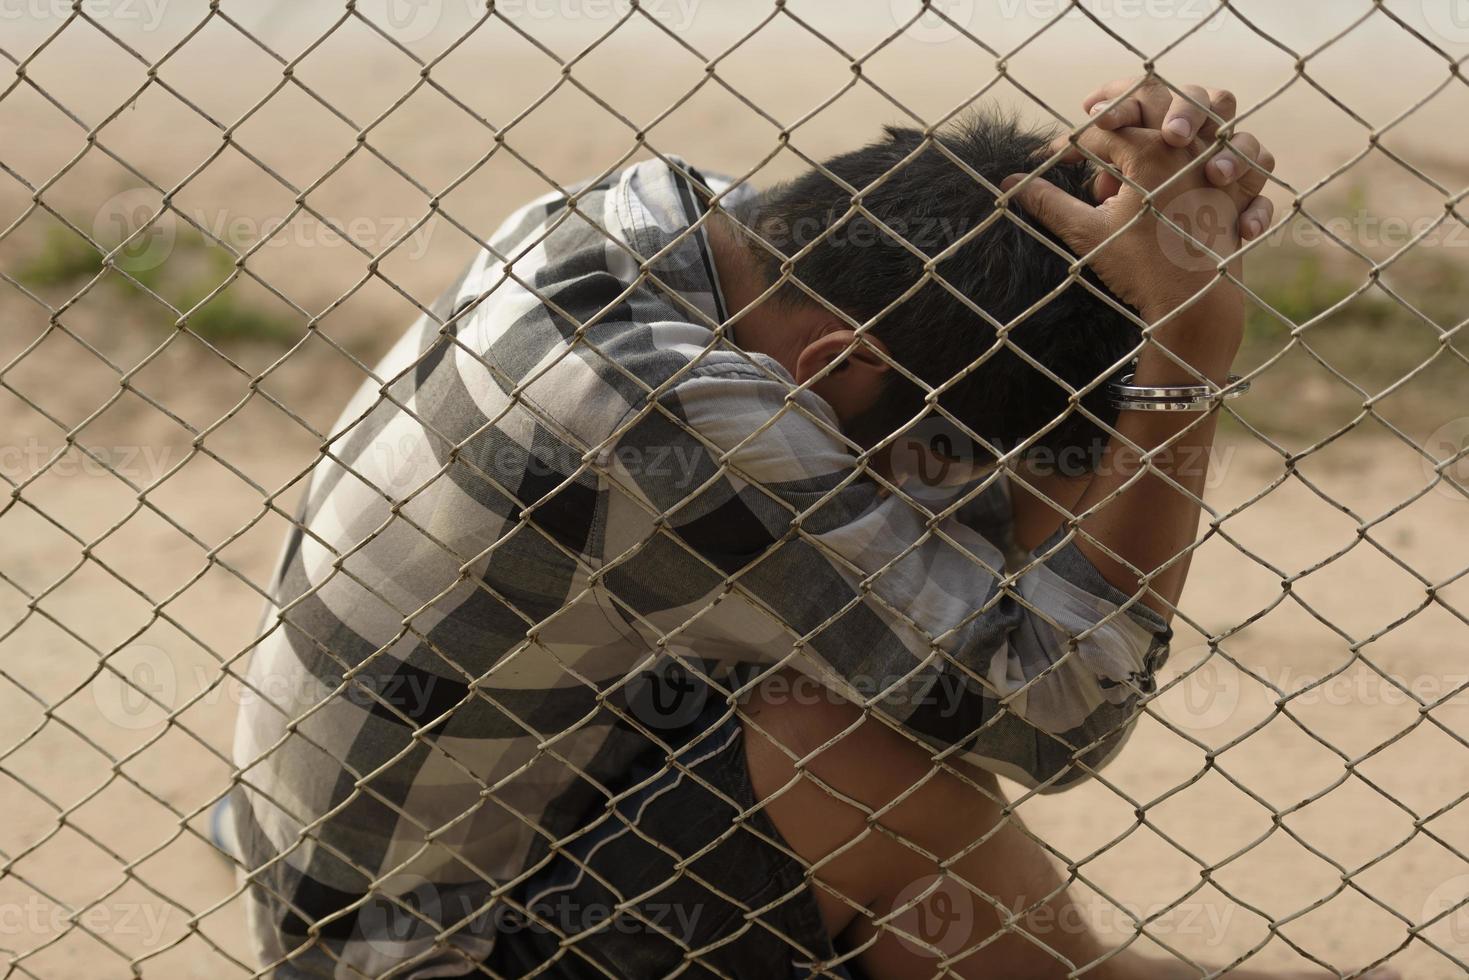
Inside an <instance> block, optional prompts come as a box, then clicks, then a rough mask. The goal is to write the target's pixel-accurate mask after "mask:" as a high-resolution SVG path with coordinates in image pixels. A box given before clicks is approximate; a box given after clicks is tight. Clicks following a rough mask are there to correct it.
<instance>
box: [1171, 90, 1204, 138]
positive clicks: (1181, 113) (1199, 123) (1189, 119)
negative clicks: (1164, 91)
mask: <svg viewBox="0 0 1469 980" xmlns="http://www.w3.org/2000/svg"><path fill="white" fill-rule="evenodd" d="M1208 106H1209V92H1208V90H1207V89H1205V88H1204V87H1203V86H1202V85H1185V86H1183V88H1181V89H1180V90H1179V92H1178V94H1177V95H1175V96H1174V97H1173V101H1172V103H1171V104H1170V105H1169V106H1168V112H1167V114H1166V115H1165V116H1164V117H1163V125H1162V127H1161V129H1162V131H1163V139H1164V140H1166V141H1167V142H1168V144H1169V145H1170V146H1188V145H1189V144H1190V143H1192V142H1193V139H1194V137H1195V136H1199V135H1201V134H1202V131H1203V129H1204V123H1205V122H1207V121H1208V120H1209V113H1208Z"/></svg>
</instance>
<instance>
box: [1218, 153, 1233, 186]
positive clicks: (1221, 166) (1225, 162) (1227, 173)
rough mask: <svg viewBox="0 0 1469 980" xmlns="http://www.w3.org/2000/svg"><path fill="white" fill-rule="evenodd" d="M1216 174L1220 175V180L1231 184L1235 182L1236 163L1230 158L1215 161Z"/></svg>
mask: <svg viewBox="0 0 1469 980" xmlns="http://www.w3.org/2000/svg"><path fill="white" fill-rule="evenodd" d="M1214 172H1215V173H1216V174H1218V175H1219V179H1220V180H1222V181H1224V182H1225V183H1226V184H1227V183H1229V182H1230V181H1232V180H1234V175H1235V173H1236V170H1235V166H1234V161H1233V160H1231V159H1230V158H1229V157H1219V158H1218V159H1216V160H1215V161H1214Z"/></svg>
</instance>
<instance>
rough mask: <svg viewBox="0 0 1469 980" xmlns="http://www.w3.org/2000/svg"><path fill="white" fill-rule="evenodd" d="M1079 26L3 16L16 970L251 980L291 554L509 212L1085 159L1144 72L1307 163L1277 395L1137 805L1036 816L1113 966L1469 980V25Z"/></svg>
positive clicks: (1124, 793) (1080, 800)
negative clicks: (235, 736)
mask: <svg viewBox="0 0 1469 980" xmlns="http://www.w3.org/2000/svg"><path fill="white" fill-rule="evenodd" d="M1077 6H1080V7H1083V8H1085V10H1086V11H1087V13H1083V12H1082V11H1081V10H1078V9H1075V8H1074V6H1073V5H1072V4H1071V3H1069V2H1066V0H945V2H937V0H936V2H935V3H934V4H933V8H934V9H936V10H939V11H942V12H943V13H944V15H945V16H944V17H940V16H937V15H936V14H935V13H933V12H932V11H929V10H927V9H926V8H924V7H923V6H922V5H921V4H920V3H919V2H918V0H849V2H844V3H834V2H820V0H789V2H785V3H774V2H772V0H719V2H717V3H716V2H714V0H645V2H643V3H642V4H641V5H640V7H639V9H637V10H631V9H630V6H629V3H628V0H516V2H513V3H499V4H496V10H495V12H494V14H493V15H487V14H486V12H485V10H484V3H482V2H480V3H476V2H474V0H363V2H359V3H357V4H355V11H353V12H349V11H348V10H346V9H345V5H344V4H342V3H340V2H330V0H309V2H302V0H278V2H274V3H271V2H265V0H253V2H250V3H245V2H236V0H221V2H218V3H217V4H210V3H206V2H205V0H79V2H77V3H72V2H69V0H5V2H4V3H0V64H3V66H4V67H5V72H4V80H3V81H0V476H3V478H4V480H5V484H4V486H3V488H0V489H4V490H5V491H6V497H5V502H4V503H0V542H3V545H0V709H3V710H0V793H3V797H0V799H3V800H4V803H5V812H6V819H5V820H4V821H3V822H0V869H3V871H0V949H3V950H5V951H6V952H5V955H6V956H7V957H8V958H10V959H11V960H12V962H13V963H14V964H15V969H16V970H17V971H18V972H19V973H20V974H23V975H31V976H39V977H71V976H78V977H80V976H86V977H100V976H114V975H116V976H128V975H132V974H133V973H134V966H136V969H137V970H140V971H141V972H143V973H145V974H147V975H155V976H170V977H172V976H180V977H182V976H209V977H216V976H226V975H234V974H238V975H244V974H245V973H246V972H247V971H246V970H244V969H242V967H241V963H243V962H248V960H249V956H248V948H247V947H246V945H245V943H244V932H243V928H244V925H243V921H242V920H243V917H242V914H241V910H240V903H239V901H238V899H237V897H236V896H235V890H236V883H235V881H234V877H233V874H232V871H231V868H230V866H229V864H228V863H227V862H226V861H225V860H224V859H222V858H221V857H219V856H218V855H217V854H215V853H214V852H213V851H212V850H211V848H210V847H209V845H208V844H207V842H206V840H205V839H204V837H203V836H201V834H202V833H204V832H206V818H207V810H208V807H209V806H210V804H211V803H212V802H213V800H215V799H216V798H218V796H219V795H220V794H221V793H223V792H224V791H225V789H227V787H228V785H229V782H230V777H231V772H232V768H231V765H230V763H229V746H230V739H231V730H232V723H233V717H234V713H235V710H236V707H237V706H238V704H239V703H240V700H241V699H242V698H244V697H247V696H250V694H249V692H246V691H243V690H242V689H241V688H240V687H239V685H238V684H236V683H235V682H234V681H233V679H232V676H231V675H232V674H238V673H241V672H242V671H243V661H244V658H245V657H246V656H248V647H249V644H250V641H251V639H252V634H253V630H254V629H255V626H256V623H257V620H258V617H259V614H260V608H261V597H262V590H263V589H264V588H265V585H266V583H267V579H268V577H269V574H270V571H271V566H272V563H273V561H274V557H275V554H276V551H277V549H278V548H279V546H280V544H281V542H282V541H283V539H284V537H285V531H286V527H287V522H286V520H285V519H284V517H283V516H282V514H281V512H285V513H290V512H291V511H292V510H293V509H294V506H295V502H296V499H297V496H298V494H299V490H300V478H301V476H302V474H303V473H304V472H305V470H306V468H307V467H309V465H310V464H311V463H312V462H313V461H314V460H315V459H316V458H317V457H318V455H319V451H320V448H321V444H322V441H323V438H324V436H325V434H326V433H327V432H328V431H329V430H330V427H331V425H332V423H333V421H334V420H335V418H336V416H337V413H338V412H339V411H340V410H341V408H342V406H343V405H344V403H345V401H346V400H347V398H348V397H349V395H350V394H351V393H352V392H353V391H354V390H355V388H356V387H357V386H358V385H359V384H360V383H361V382H362V381H363V380H364V379H365V378H366V377H367V376H368V375H367V370H368V369H369V368H370V367H371V365H372V364H373V362H374V360H375V359H376V358H377V357H378V356H379V355H380V354H382V353H383V352H385V351H386V349H387V347H388V346H389V345H390V344H391V343H392V341H393V340H394V339H395V338H396V337H397V336H398V335H399V333H400V332H401V331H402V330H403V329H404V328H405V327H406V326H407V325H408V324H409V323H410V322H411V321H412V320H413V319H414V318H415V317H416V316H417V315H418V313H419V311H420V310H421V309H422V308H423V307H425V306H427V305H428V304H430V303H431V302H432V301H433V299H434V298H435V297H436V296H437V294H438V293H439V292H440V291H441V290H442V289H444V288H446V287H447V286H448V285H449V284H450V283H451V281H452V279H453V277H454V276H455V274H456V273H457V272H458V271H459V270H460V269H461V268H462V267H463V265H464V264H465V263H466V262H467V261H468V260H469V258H470V257H471V256H472V255H473V254H474V252H475V250H476V249H477V247H478V245H477V242H478V241H480V240H482V239H485V238H487V237H488V236H489V235H490V234H491V233H492V232H493V231H494V229H495V228H496V226H497V225H498V224H499V222H500V221H501V220H502V219H503V218H505V217H506V216H507V215H508V214H509V213H510V212H511V211H512V210H513V209H514V208H515V207H517V206H518V205H519V204H521V203H524V202H525V201H526V200H528V199H529V198H531V197H534V196H538V195H540V194H543V193H545V192H547V191H549V190H551V189H553V188H554V187H556V186H558V185H561V186H564V185H566V184H569V183H571V182H574V181H577V180H581V179H584V178H587V177H592V176H596V175H598V174H601V173H603V172H605V171H608V170H611V169H616V168H620V167H622V166H625V165H626V164H627V163H629V162H632V161H636V160H639V159H644V158H646V157H648V156H649V155H650V154H651V153H652V152H654V151H655V150H656V151H657V152H659V153H663V154H678V155H681V156H683V157H684V158H686V159H687V160H689V161H690V162H692V163H694V164H695V165H697V166H699V167H702V168H705V169H708V170H713V171H721V172H724V173H728V174H731V175H737V176H741V177H745V178H746V179H749V180H750V181H752V182H754V183H756V184H759V185H762V186H763V185H768V184H770V183H773V182H775V181H778V180H780V179H782V178H784V177H789V176H791V175H793V174H795V173H797V172H799V171H800V170H801V169H803V167H804V165H805V164H804V160H803V158H807V157H809V158H821V157H825V156H828V155H830V154H832V153H835V152H838V151H841V150H844V149H847V148H849V147H852V146H854V145H856V144H858V143H860V142H862V141H864V140H867V139H869V138H871V137H872V136H874V135H875V134H876V132H877V130H878V127H879V126H880V125H881V124H883V123H899V124H917V125H921V124H923V123H928V122H935V121H938V120H940V119H943V118H946V117H948V116H950V115H951V114H953V113H955V112H957V111H960V110H962V109H963V108H964V107H966V106H969V105H999V106H1004V107H1008V108H1010V109H1013V110H1014V111H1016V112H1019V113H1021V114H1022V115H1023V116H1024V117H1026V118H1028V119H1032V120H1034V121H1035V122H1037V123H1042V124H1054V125H1068V124H1075V123H1079V121H1080V119H1081V117H1082V113H1081V109H1080V102H1081V100H1082V98H1083V97H1084V96H1085V95H1086V94H1087V93H1088V92H1089V91H1090V90H1091V89H1093V88H1095V87H1097V86H1098V85H1100V84H1101V83H1103V82H1105V81H1107V80H1109V79H1112V78H1115V77H1118V76H1127V75H1136V74H1138V73H1140V72H1141V71H1143V70H1144V67H1145V65H1147V64H1148V63H1151V64H1153V65H1154V66H1155V69H1156V71H1157V72H1158V73H1159V74H1160V75H1162V76H1163V77H1164V78H1165V79H1167V80H1169V81H1171V82H1173V83H1175V84H1184V83H1191V82H1197V83H1202V84H1205V85H1209V86H1217V87H1228V88H1231V89H1233V90H1234V91H1235V92H1236V93H1237V94H1238V96H1239V101H1240V107H1241V115H1242V116H1243V117H1245V118H1246V119H1247V122H1246V123H1244V124H1243V125H1242V126H1241V128H1242V129H1246V130H1248V131H1251V132H1254V133H1255V134H1257V135H1258V136H1259V137H1260V138H1261V139H1262V140H1263V141H1264V142H1265V143H1266V144H1267V145H1268V146H1270V147H1271V148H1272V149H1273V150H1274V152H1275V154H1276V156H1277V157H1278V158H1279V166H1278V168H1277V172H1276V177H1277V184H1276V185H1275V186H1273V187H1272V189H1271V190H1270V191H1269V193H1270V195H1271V196H1272V198H1273V199H1274V200H1275V203H1276V205H1277V227H1276V228H1275V229H1274V230H1273V232H1272V233H1271V234H1270V235H1269V236H1268V238H1266V239H1265V240H1263V241H1261V242H1258V243H1256V245H1255V246H1254V247H1253V248H1252V249H1251V250H1250V253H1249V256H1248V259H1247V262H1246V280H1247V282H1248V283H1249V285H1250V287H1251V289H1252V290H1253V293H1254V295H1255V302H1254V304H1253V309H1252V311H1251V315H1250V321H1249V335H1248V341H1247V344H1246V349H1245V353H1244V356H1243V358H1242V365H1243V367H1242V370H1249V371H1253V372H1255V377H1254V382H1255V390H1254V392H1253V393H1252V394H1251V395H1250V396H1249V397H1247V398H1244V399H1240V400H1238V401H1235V402H1232V403H1231V404H1230V407H1231V409H1232V411H1233V413H1234V414H1233V416H1231V417H1230V418H1229V419H1228V420H1227V421H1226V425H1225V435H1224V437H1223V439H1222V441H1221V445H1220V449H1219V455H1218V457H1217V458H1216V460H1215V467H1214V476H1213V477H1212V478H1211V484H1212V485H1211V488H1210V491H1209V504H1210V506H1211V507H1212V508H1213V511H1214V513H1213V514H1212V515H1210V516H1209V517H1208V518H1206V523H1208V522H1209V521H1213V523H1214V524H1215V528H1214V529H1213V530H1212V531H1211V532H1210V536H1209V538H1208V540H1207V541H1206V543H1205V544H1204V545H1203V546H1202V547H1201V549H1200V551H1199V553H1198V556H1197V558H1196V559H1195V562H1194V574H1193V576H1192V578H1191V580H1190V586H1189V590H1188V592H1187V593H1186V594H1185V596H1184V599H1183V603H1182V608H1183V616H1182V617H1180V622H1179V623H1178V624H1177V630H1178V638H1177V640H1176V642H1175V646H1174V654H1173V658H1172V661H1171V663H1170V664H1169V666H1168V668H1167V670H1166V672H1165V679H1166V680H1167V681H1168V682H1169V686H1168V687H1167V688H1166V689H1165V691H1164V692H1163V693H1162V694H1161V695H1160V696H1159V697H1158V698H1157V699H1156V700H1155V701H1154V702H1153V703H1152V705H1151V707H1150V711H1149V716H1148V717H1146V718H1144V719H1143V721H1142V723H1141V724H1140V726H1139V729H1138V732H1137V734H1136V735H1135V736H1134V741H1133V742H1132V743H1131V745H1130V747H1129V749H1128V751H1127V752H1125V753H1124V754H1123V756H1122V757H1121V759H1120V760H1119V761H1118V762H1117V763H1116V764H1115V765H1114V766H1113V767H1112V768H1110V769H1108V770H1107V771H1106V773H1105V775H1106V779H1105V780H1103V781H1097V782H1094V783H1093V784H1091V785H1087V786H1085V787H1083V788H1081V789H1078V790H1075V791H1072V792H1068V793H1065V794H1062V795H1059V796H1055V797H1047V798H1035V799H1029V800H1026V801H1025V802H1024V803H1023V804H1021V806H1020V808H1019V812H1020V814H1021V815H1022V817H1024V818H1025V819H1026V820H1027V821H1028V822H1029V824H1030V826H1031V827H1032V828H1033V829H1034V830H1035V832H1036V833H1037V834H1039V835H1040V836H1042V837H1043V838H1044V839H1045V840H1046V841H1047V842H1048V843H1049V844H1050V845H1051V846H1052V847H1053V848H1054V849H1055V850H1056V852H1057V853H1058V854H1059V855H1061V856H1063V859H1064V860H1065V861H1066V862H1067V863H1068V864H1070V865H1071V866H1072V867H1074V868H1075V870H1076V874H1077V875H1078V877H1079V880H1080V882H1081V884H1080V885H1079V886H1078V887H1079V889H1080V890H1081V892H1082V894H1083V895H1084V896H1086V901H1085V902H1084V903H1083V904H1084V907H1085V908H1087V909H1090V910H1093V911H1094V912H1095V916H1094V921H1091V922H1089V923H1088V924H1089V925H1091V926H1092V927H1093V928H1096V929H1099V930H1101V931H1102V932H1104V933H1106V934H1108V936H1109V937H1110V938H1111V939H1112V940H1113V941H1115V942H1118V943H1121V942H1126V941H1129V940H1131V939H1132V938H1133V937H1134V936H1135V934H1136V932H1137V928H1138V927H1139V925H1140V924H1143V923H1145V930H1146V936H1145V937H1143V938H1140V939H1137V940H1136V941H1137V942H1139V943H1141V944H1143V945H1144V946H1148V947H1151V948H1153V949H1154V951H1155V952H1156V951H1159V950H1158V949H1157V947H1158V946H1163V947H1165V948H1169V949H1174V950H1178V951H1180V952H1182V953H1184V954H1186V955H1187V956H1189V957H1192V958H1193V959H1195V960H1196V961H1198V962H1201V963H1209V964H1225V963H1229V962H1231V961H1233V960H1234V959H1236V958H1238V957H1243V956H1251V957H1252V960H1251V962H1252V964H1258V965H1270V966H1293V965H1294V966H1300V965H1303V964H1304V963H1305V962H1306V961H1308V960H1315V961H1317V962H1319V963H1325V964H1328V965H1329V966H1330V967H1331V968H1332V969H1335V970H1337V971H1339V972H1340V973H1342V974H1343V975H1351V974H1352V972H1353V971H1356V970H1360V969H1361V968H1363V967H1365V966H1367V965H1369V964H1371V963H1374V962H1376V961H1378V960H1380V959H1382V958H1383V957H1387V956H1389V955H1391V956H1392V957H1393V959H1392V962H1393V963H1394V964H1396V965H1399V966H1400V967H1402V968H1403V969H1404V970H1405V971H1406V972H1407V973H1408V975H1409V976H1412V977H1462V976H1464V975H1466V968H1465V966H1464V964H1465V962H1466V961H1469V908H1466V907H1465V905H1464V903H1465V902H1466V900H1469V859H1466V855H1469V805H1463V804H1462V801H1463V799H1464V797H1465V795H1466V792H1469V744H1466V741H1465V739H1466V737H1469V710H1466V708H1469V691H1466V688H1469V621H1466V619H1465V611H1466V610H1469V584H1466V583H1465V582H1464V581H1462V578H1461V577H1462V576H1463V575H1464V572H1465V571H1466V567H1465V566H1466V561H1469V559H1466V555H1469V495H1466V493H1465V491H1464V490H1463V487H1464V486H1466V485H1469V461H1464V460H1462V459H1460V458H1459V457H1458V456H1457V455H1456V454H1459V453H1461V452H1462V451H1463V450H1464V449H1465V447H1466V446H1469V399H1466V392H1469V361H1466V360H1465V356H1464V353H1465V351H1466V350H1469V345H1466V342H1465V339H1464V337H1463V335H1462V334H1461V333H1460V332H1459V328H1460V326H1461V325H1462V324H1463V322H1464V320H1465V318H1466V316H1469V312H1466V303H1465V299H1466V297H1469V226H1466V223H1465V221H1464V217H1463V215H1464V213H1465V210H1464V204H1463V201H1462V196H1463V195H1464V193H1465V192H1466V189H1469V127H1465V125H1464V120H1465V119H1466V118H1469V87H1466V81H1465V79H1464V78H1463V77H1462V75H1461V74H1460V73H1461V71H1462V68H1463V65H1462V63H1461V62H1460V60H1459V59H1462V58H1464V57H1465V56H1466V54H1469V3H1466V2H1464V0H1421V2H1420V0H1403V2H1396V0H1395V2H1377V3H1374V2H1370V0H1330V2H1328V0H1294V2H1290V3H1281V2H1278V0H1236V2H1233V3H1230V4H1229V5H1228V6H1227V7H1220V6H1219V4H1218V3H1217V2H1216V0H1095V2H1093V0H1087V2H1084V3H1081V4H1079V5H1077ZM854 67H855V69H856V70H854ZM124 243H126V244H125V245H124ZM119 245H123V247H122V248H121V249H118V246H119ZM97 246H101V250H99V248H98V247H97ZM104 250H105V251H110V252H111V253H112V256H111V263H110V264H108V263H104V261H103V256H104ZM124 272H125V273H126V275H124V274H123V273H124ZM1210 638H1212V641H1213V642H1211V640H1210ZM1012 789H1015V788H1014V787H1012ZM1017 793H1018V790H1017ZM1140 814H1141V816H1140ZM1119 909H1121V910H1122V911H1119ZM130 964H131V965H130Z"/></svg>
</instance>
